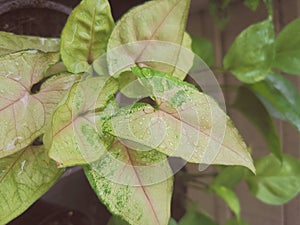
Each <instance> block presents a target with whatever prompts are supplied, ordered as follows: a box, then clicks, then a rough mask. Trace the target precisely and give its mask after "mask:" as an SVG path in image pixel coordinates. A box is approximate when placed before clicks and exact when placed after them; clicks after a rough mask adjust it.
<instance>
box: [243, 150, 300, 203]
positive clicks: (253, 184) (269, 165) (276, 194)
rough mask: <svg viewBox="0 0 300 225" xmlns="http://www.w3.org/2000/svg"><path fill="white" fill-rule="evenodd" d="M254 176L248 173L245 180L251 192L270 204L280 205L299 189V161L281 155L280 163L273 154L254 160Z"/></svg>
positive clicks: (293, 195)
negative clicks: (281, 160)
mask: <svg viewBox="0 0 300 225" xmlns="http://www.w3.org/2000/svg"><path fill="white" fill-rule="evenodd" d="M255 168H256V176H254V175H251V174H249V176H248V177H247V182H248V185H249V188H250V191H251V193H252V194H253V195H254V196H255V197H257V198H258V199H260V200H261V201H263V202H265V203H267V204H271V205H281V204H284V203H286V202H288V201H289V200H291V199H292V198H293V197H295V196H296V195H297V194H298V193H299V191H300V161H299V160H298V159H296V158H294V157H292V156H289V155H283V162H282V164H281V163H280V162H279V161H278V160H277V159H276V158H275V156H274V155H268V156H265V157H263V158H259V159H257V160H256V161H255Z"/></svg>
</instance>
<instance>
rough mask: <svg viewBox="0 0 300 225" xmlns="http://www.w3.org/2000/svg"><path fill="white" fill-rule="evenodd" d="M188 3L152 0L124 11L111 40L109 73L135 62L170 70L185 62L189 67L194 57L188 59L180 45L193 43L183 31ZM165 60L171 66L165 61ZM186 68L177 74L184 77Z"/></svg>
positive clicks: (187, 1)
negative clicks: (126, 11) (125, 12)
mask: <svg viewBox="0 0 300 225" xmlns="http://www.w3.org/2000/svg"><path fill="white" fill-rule="evenodd" d="M189 6H190V0H161V1H149V2H146V3H144V4H143V5H140V6H137V7H135V8H133V9H131V10H130V11H129V12H128V13H127V14H125V15H124V16H123V17H122V19H121V20H120V21H119V22H118V23H117V25H116V27H115V29H114V30H113V32H112V35H111V37H110V39H109V42H108V62H109V72H110V74H111V75H115V74H118V72H120V71H119V70H120V69H124V68H120V67H124V66H127V67H128V65H130V64H135V63H140V64H141V65H143V66H144V65H148V66H149V65H151V66H150V67H154V68H157V69H162V68H163V71H165V72H171V73H174V71H175V66H176V65H178V64H180V65H181V64H183V65H184V67H185V68H187V70H188V69H189V68H190V65H189V64H191V63H192V60H193V59H192V58H191V57H187V58H189V60H186V54H185V53H183V52H182V49H181V48H180V46H181V45H183V46H184V47H188V46H190V43H191V41H190V38H189V36H188V35H187V34H185V32H184V31H185V26H186V21H187V16H188V11H189ZM153 41H158V42H153ZM137 42H139V43H137ZM166 49H168V50H169V51H166ZM128 60H129V61H128ZM127 61H128V62H129V64H128V63H127ZM157 62H161V63H157ZM166 62H168V63H169V66H167V65H165V64H164V65H162V63H166ZM183 62H187V64H188V65H185V63H183ZM184 72H185V74H182V72H181V73H179V74H178V73H177V72H176V73H175V75H177V76H179V77H180V78H182V77H183V76H185V75H186V73H187V71H184Z"/></svg>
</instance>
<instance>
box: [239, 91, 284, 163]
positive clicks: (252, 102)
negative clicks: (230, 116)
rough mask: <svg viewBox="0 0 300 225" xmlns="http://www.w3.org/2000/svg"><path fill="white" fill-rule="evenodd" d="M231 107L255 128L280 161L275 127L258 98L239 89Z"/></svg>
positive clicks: (280, 155) (278, 140)
mask: <svg viewBox="0 0 300 225" xmlns="http://www.w3.org/2000/svg"><path fill="white" fill-rule="evenodd" d="M245 100H247V101H245ZM233 106H234V108H236V109H237V110H239V111H240V112H241V113H242V114H243V115H244V116H245V117H246V118H247V119H249V120H250V121H251V122H252V123H253V124H254V125H255V126H256V127H257V129H258V130H259V131H260V134H261V135H262V137H263V138H264V139H265V141H266V143H267V144H268V147H269V149H270V150H271V152H272V153H273V154H274V155H275V156H276V157H277V158H278V159H279V160H281V159H282V150H281V144H280V139H279V136H278V133H277V130H276V127H275V125H274V123H273V120H272V117H271V115H270V114H269V112H268V110H267V109H266V108H265V106H264V105H263V103H262V102H261V101H260V100H259V98H258V97H257V96H256V95H255V94H254V93H253V92H252V91H251V90H250V89H248V88H246V87H240V88H239V90H238V93H237V98H236V100H235V102H234V105H233Z"/></svg>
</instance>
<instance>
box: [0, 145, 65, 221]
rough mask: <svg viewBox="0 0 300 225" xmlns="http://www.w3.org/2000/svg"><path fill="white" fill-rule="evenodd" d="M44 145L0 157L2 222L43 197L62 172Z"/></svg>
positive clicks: (10, 218)
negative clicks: (50, 157)
mask: <svg viewBox="0 0 300 225" xmlns="http://www.w3.org/2000/svg"><path fill="white" fill-rule="evenodd" d="M62 172H63V171H62V170H60V169H57V167H56V164H55V162H54V161H52V160H50V159H49V157H48V155H47V150H46V149H45V148H44V147H43V146H29V147H27V148H25V149H23V150H22V151H20V152H18V153H16V154H14V155H10V156H8V157H6V158H3V159H1V160H0V211H1V213H0V224H7V223H8V222H9V221H10V220H12V219H14V218H15V217H17V216H18V215H20V214H21V213H23V211H25V210H26V209H27V208H29V206H30V205H31V204H33V203H34V202H35V201H36V200H37V199H38V198H40V197H41V196H42V195H43V194H44V193H45V192H46V191H48V189H50V188H51V186H52V185H53V184H54V183H55V182H56V181H57V180H58V178H59V177H60V176H61V175H62Z"/></svg>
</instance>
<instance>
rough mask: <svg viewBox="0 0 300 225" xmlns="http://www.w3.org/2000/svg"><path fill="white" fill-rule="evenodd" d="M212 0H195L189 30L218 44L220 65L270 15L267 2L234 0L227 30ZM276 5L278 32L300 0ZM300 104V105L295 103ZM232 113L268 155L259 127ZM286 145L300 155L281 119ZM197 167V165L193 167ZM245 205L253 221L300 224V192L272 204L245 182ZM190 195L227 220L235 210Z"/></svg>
mask: <svg viewBox="0 0 300 225" xmlns="http://www.w3.org/2000/svg"><path fill="white" fill-rule="evenodd" d="M208 1H209V0H192V7H191V14H190V18H189V24H188V30H189V32H190V33H191V34H194V35H199V36H202V37H206V38H209V39H210V40H211V41H212V42H213V45H214V51H215V60H216V65H217V66H221V65H222V59H223V56H224V55H225V53H226V51H227V50H228V49H229V47H230V45H231V44H232V42H233V41H234V38H235V37H236V35H237V34H239V33H240V32H241V31H242V30H243V29H245V28H246V27H247V26H249V25H251V24H253V23H255V22H259V21H261V20H263V19H265V18H266V17H267V12H266V9H265V7H264V5H263V4H261V6H260V7H259V8H258V9H257V11H255V12H253V11H251V10H250V9H248V8H247V7H245V6H244V4H243V2H242V1H233V3H232V4H231V5H230V16H231V19H230V22H229V24H228V25H227V26H226V28H225V29H224V30H223V31H220V30H219V29H218V28H216V26H215V24H214V23H213V22H212V19H211V17H210V15H209V11H208ZM273 2H274V6H275V7H274V8H275V23H276V32H277V33H278V31H279V30H281V29H282V27H284V25H286V24H287V23H289V22H290V21H292V20H294V19H295V18H297V17H299V16H300V0H284V1H283V0H273ZM287 77H288V78H289V79H290V80H291V81H292V82H293V84H295V85H297V86H298V89H299V91H300V78H299V77H296V76H288V75H287ZM219 81H220V82H221V83H223V84H235V83H236V82H237V81H236V79H235V78H234V77H233V76H232V75H228V74H226V75H224V76H221V79H219ZM233 98H234V96H233V94H232V92H228V93H225V99H226V101H228V102H232V100H233ZM295 107H300V106H295ZM228 112H229V114H230V115H231V117H232V119H233V120H234V122H235V124H236V125H237V127H238V128H239V130H240V131H241V133H242V135H243V136H244V138H245V139H246V141H247V142H248V143H249V144H250V145H251V147H252V148H253V149H254V151H255V156H256V157H257V156H262V155H266V154H267V153H268V151H267V150H266V149H267V147H266V145H265V144H264V142H263V140H262V138H261V137H260V136H259V134H257V131H256V129H255V128H254V127H253V126H252V125H251V124H250V123H249V122H248V121H246V120H245V119H244V118H243V117H242V116H241V115H240V114H239V113H238V112H236V111H233V110H231V109H228ZM277 126H278V130H279V133H280V136H281V141H282V145H283V149H284V151H285V152H286V153H289V154H292V155H294V156H296V157H298V158H300V135H299V133H297V132H296V130H295V129H294V128H292V127H291V126H290V125H289V124H286V123H284V122H279V121H278V122H277ZM192 169H196V168H192ZM236 190H237V193H238V195H239V198H240V201H241V205H242V217H243V218H244V219H245V220H246V221H248V222H249V223H250V224H251V225H300V196H298V197H296V198H295V199H293V200H292V201H291V202H290V203H288V204H285V205H283V206H269V205H266V204H263V203H261V202H260V201H259V200H257V199H255V198H254V197H253V196H252V195H251V194H250V193H249V192H248V191H247V187H246V185H245V184H241V185H239V186H238V187H237V189H236ZM189 196H190V197H191V198H192V199H197V201H198V202H199V203H200V208H203V209H205V210H206V211H208V212H209V214H210V215H211V216H213V217H214V218H216V219H217V220H218V221H219V222H220V223H221V224H224V222H225V221H226V220H228V219H229V218H230V217H231V216H232V214H231V212H230V210H229V209H228V208H227V207H226V205H225V204H224V203H223V202H222V201H221V200H219V199H218V198H217V197H213V196H210V195H207V194H206V193H199V192H198V191H195V190H192V189H190V190H189Z"/></svg>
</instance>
